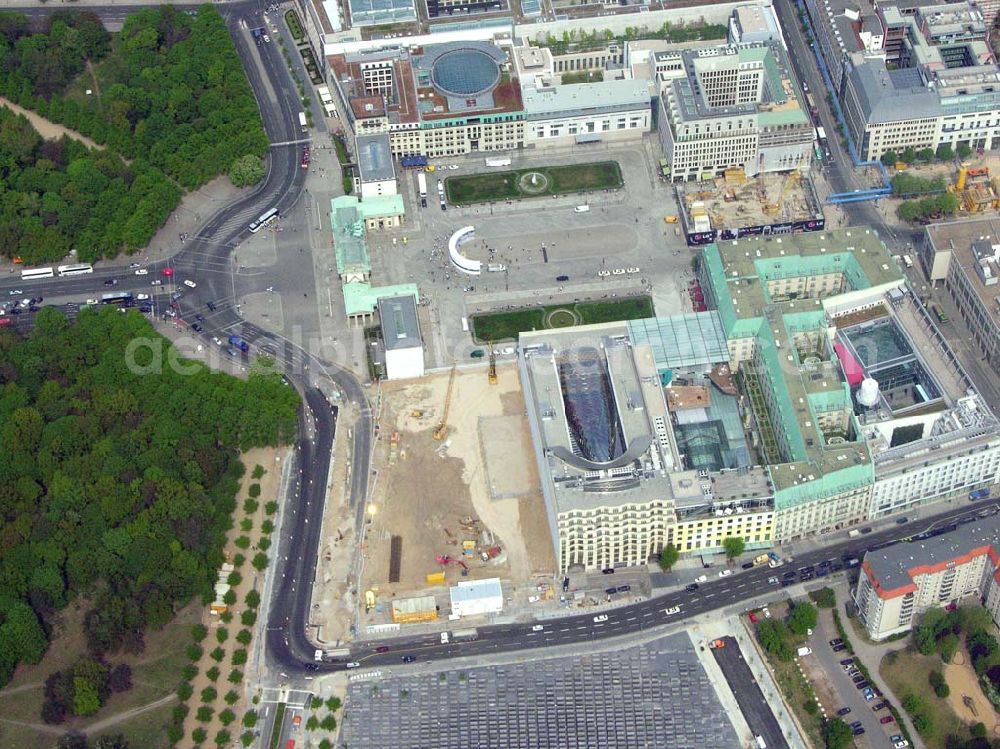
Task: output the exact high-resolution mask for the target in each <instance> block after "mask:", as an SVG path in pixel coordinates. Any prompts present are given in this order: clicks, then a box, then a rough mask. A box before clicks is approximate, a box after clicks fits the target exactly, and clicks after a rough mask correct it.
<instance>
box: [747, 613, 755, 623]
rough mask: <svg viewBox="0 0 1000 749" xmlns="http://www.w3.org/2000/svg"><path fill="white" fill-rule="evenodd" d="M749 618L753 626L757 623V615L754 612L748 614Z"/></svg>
mask: <svg viewBox="0 0 1000 749" xmlns="http://www.w3.org/2000/svg"><path fill="white" fill-rule="evenodd" d="M747 616H748V617H750V623H751V624H756V623H757V615H756V614H755V613H754V612H752V611H751V612H750V613H749V614H747Z"/></svg>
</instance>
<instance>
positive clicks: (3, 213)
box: [0, 108, 181, 264]
mask: <svg viewBox="0 0 1000 749" xmlns="http://www.w3.org/2000/svg"><path fill="white" fill-rule="evenodd" d="M180 197H181V190H180V188H179V187H177V186H176V185H175V184H174V183H173V182H171V181H170V180H168V179H167V178H166V176H165V175H164V174H163V172H161V171H160V170H159V169H157V168H155V167H153V166H150V165H149V164H148V163H147V162H145V161H141V160H140V161H135V162H134V163H132V164H131V166H129V165H127V164H126V163H125V162H124V161H122V159H121V158H120V157H119V156H117V155H116V154H114V153H112V152H110V151H97V150H94V151H90V150H88V149H87V148H86V147H84V146H83V145H82V144H80V143H79V142H78V141H75V140H71V139H70V138H66V137H63V138H62V139H60V140H57V141H43V140H42V138H41V136H40V135H38V133H37V132H35V129H34V128H33V127H32V126H31V124H30V123H29V122H28V120H27V119H26V118H25V117H21V116H18V115H15V114H14V113H12V112H11V111H10V110H9V109H5V108H4V109H0V248H2V252H3V253H4V254H5V255H7V256H8V257H20V258H21V259H22V260H24V262H26V263H28V264H33V263H41V262H51V261H55V260H59V259H60V258H63V257H66V255H68V254H69V251H70V250H71V249H76V250H77V251H78V252H79V256H80V259H82V260H86V261H93V260H96V259H98V258H100V257H103V256H111V257H113V256H114V255H116V254H118V252H119V251H120V250H123V249H124V250H125V251H127V252H133V251H135V250H138V249H140V248H142V247H145V246H146V244H148V242H149V240H150V238H151V237H152V236H153V234H154V233H155V232H156V230H157V229H159V228H160V226H162V225H163V223H164V222H165V221H166V220H167V218H168V217H169V216H170V212H171V211H172V210H173V209H174V208H175V207H176V206H177V203H178V202H179V201H180Z"/></svg>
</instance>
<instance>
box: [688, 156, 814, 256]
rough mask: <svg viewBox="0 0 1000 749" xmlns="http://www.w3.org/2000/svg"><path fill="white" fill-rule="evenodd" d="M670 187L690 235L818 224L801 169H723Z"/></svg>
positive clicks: (731, 234)
mask: <svg viewBox="0 0 1000 749" xmlns="http://www.w3.org/2000/svg"><path fill="white" fill-rule="evenodd" d="M676 190H677V204H678V205H679V206H681V212H682V217H681V220H682V222H683V224H684V228H685V231H686V232H687V234H688V236H689V239H690V237H691V235H692V234H697V235H708V234H714V235H716V238H720V239H733V238H736V237H738V236H742V235H744V234H761V233H768V232H767V231H765V227H774V228H775V229H777V230H784V231H791V230H793V229H799V230H801V229H806V230H809V229H821V228H823V227H822V222H823V208H822V206H821V204H820V201H819V198H818V197H817V195H816V189H815V186H814V185H813V183H812V181H811V179H810V178H809V175H808V174H806V173H803V172H799V171H791V172H783V173H766V174H761V175H760V176H758V177H754V178H748V177H747V176H746V174H744V172H743V170H742V169H729V170H727V171H726V173H725V174H724V176H721V177H717V178H715V179H713V180H708V181H703V182H689V183H680V184H678V185H677V187H676ZM817 222H819V224H820V225H818V226H816V225H815V224H816V223H817ZM786 226H787V228H785V227H786ZM779 227H780V229H779Z"/></svg>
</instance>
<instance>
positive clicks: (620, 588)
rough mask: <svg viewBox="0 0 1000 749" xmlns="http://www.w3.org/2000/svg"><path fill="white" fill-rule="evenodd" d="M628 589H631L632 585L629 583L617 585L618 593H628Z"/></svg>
mask: <svg viewBox="0 0 1000 749" xmlns="http://www.w3.org/2000/svg"><path fill="white" fill-rule="evenodd" d="M630 590H632V586H631V585H619V586H618V592H619V593H628V592H629V591H630Z"/></svg>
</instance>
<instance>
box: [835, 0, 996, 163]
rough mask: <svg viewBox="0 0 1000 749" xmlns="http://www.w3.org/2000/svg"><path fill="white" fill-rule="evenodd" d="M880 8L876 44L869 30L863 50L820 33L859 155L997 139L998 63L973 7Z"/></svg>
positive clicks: (988, 143)
mask: <svg viewBox="0 0 1000 749" xmlns="http://www.w3.org/2000/svg"><path fill="white" fill-rule="evenodd" d="M904 10H906V11H907V12H903V11H904ZM880 13H881V16H880V18H881V19H883V22H884V24H885V27H884V34H883V35H882V37H881V42H882V45H883V49H882V50H878V49H877V44H878V39H877V38H875V37H872V38H871V44H870V46H871V50H869V49H868V46H866V47H865V49H864V50H858V51H856V52H855V53H853V54H852V53H851V50H850V49H849V48H848V47H845V46H841V48H840V49H833V48H829V44H827V45H826V46H824V43H823V41H822V40H821V48H822V49H824V52H825V54H826V55H829V57H828V58H827V59H833V60H834V64H833V65H831V67H837V66H840V68H841V69H842V70H843V83H842V87H841V88H842V91H841V97H840V98H841V103H842V105H843V111H844V117H845V120H846V122H847V128H848V131H849V133H850V135H851V138H852V140H853V141H854V143H855V145H856V147H857V150H858V154H859V156H860V158H861V159H862V160H875V159H879V158H881V156H882V155H883V154H884V153H886V152H887V151H893V152H896V153H899V152H902V151H904V150H906V149H907V148H913V149H916V150H920V149H924V148H931V149H935V150H936V149H937V148H938V147H939V146H941V145H948V146H950V147H951V148H952V149H958V148H959V147H961V146H967V147H969V148H971V149H994V148H997V147H998V146H1000V67H998V66H997V64H996V61H995V59H994V58H993V53H992V51H991V50H990V47H989V44H988V42H987V41H986V30H987V28H988V27H987V25H986V23H985V22H984V19H983V15H982V13H981V12H980V10H978V9H977V8H976V7H974V6H972V5H970V4H968V3H951V4H948V5H930V6H927V5H920V6H918V7H916V8H913V9H904V8H903V7H902V6H900V7H898V8H895V7H894V6H888V7H886V8H884V9H882V10H881V11H880ZM821 20H822V19H821ZM842 39H843V37H842V36H839V37H838V40H842Z"/></svg>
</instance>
